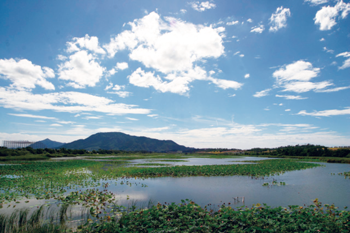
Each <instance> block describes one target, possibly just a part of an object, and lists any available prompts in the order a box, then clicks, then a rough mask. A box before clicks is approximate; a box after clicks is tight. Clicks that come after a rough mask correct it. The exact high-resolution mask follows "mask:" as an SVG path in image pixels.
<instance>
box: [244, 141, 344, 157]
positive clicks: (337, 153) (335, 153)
mask: <svg viewBox="0 0 350 233" xmlns="http://www.w3.org/2000/svg"><path fill="white" fill-rule="evenodd" d="M249 152H250V153H251V154H257V155H272V156H302V157H340V158H345V157H346V156H347V155H348V154H350V149H345V148H344V149H337V150H330V149H328V148H327V147H325V146H319V145H310V144H307V145H296V146H285V147H279V148H275V149H268V148H254V149H251V150H249Z"/></svg>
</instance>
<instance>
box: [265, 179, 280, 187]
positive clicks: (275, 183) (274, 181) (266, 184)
mask: <svg viewBox="0 0 350 233" xmlns="http://www.w3.org/2000/svg"><path fill="white" fill-rule="evenodd" d="M284 185H286V182H277V180H275V179H273V181H272V182H271V183H268V182H265V183H263V185H262V186H267V187H270V186H284Z"/></svg>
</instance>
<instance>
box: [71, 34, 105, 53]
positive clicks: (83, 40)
mask: <svg viewBox="0 0 350 233" xmlns="http://www.w3.org/2000/svg"><path fill="white" fill-rule="evenodd" d="M81 49H87V50H90V51H91V52H93V53H98V54H105V53H106V51H105V50H104V49H103V48H101V47H100V45H99V43H98V38H97V37H96V36H91V37H90V36H89V35H88V34H86V35H85V37H74V38H73V39H72V41H69V42H67V50H66V51H67V52H68V53H72V52H77V51H80V50H81Z"/></svg>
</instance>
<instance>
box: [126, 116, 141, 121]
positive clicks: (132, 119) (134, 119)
mask: <svg viewBox="0 0 350 233" xmlns="http://www.w3.org/2000/svg"><path fill="white" fill-rule="evenodd" d="M125 118H126V119H128V120H130V121H138V120H139V119H136V118H132V117H125Z"/></svg>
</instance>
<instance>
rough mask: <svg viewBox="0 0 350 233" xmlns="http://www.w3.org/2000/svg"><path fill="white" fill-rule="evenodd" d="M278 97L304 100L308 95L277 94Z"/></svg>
mask: <svg viewBox="0 0 350 233" xmlns="http://www.w3.org/2000/svg"><path fill="white" fill-rule="evenodd" d="M276 97H280V98H285V99H287V100H304V99H307V97H302V96H300V95H276Z"/></svg>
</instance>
